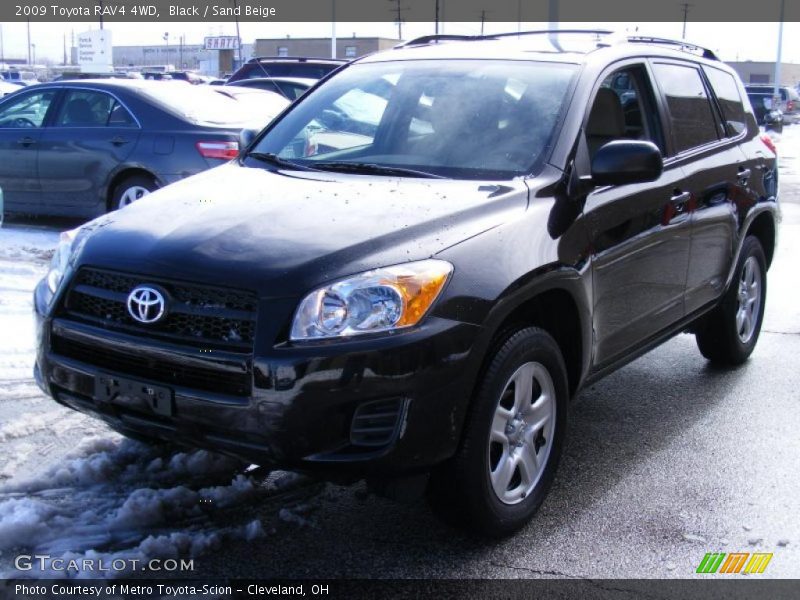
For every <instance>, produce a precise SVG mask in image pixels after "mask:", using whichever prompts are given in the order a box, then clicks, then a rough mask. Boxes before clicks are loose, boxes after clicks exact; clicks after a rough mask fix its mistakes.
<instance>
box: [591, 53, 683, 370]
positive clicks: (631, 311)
mask: <svg viewBox="0 0 800 600" xmlns="http://www.w3.org/2000/svg"><path fill="white" fill-rule="evenodd" d="M601 96H605V98H604V99H602V100H601V99H600V97H601ZM620 111H621V114H622V116H621V117H620V116H619V112H620ZM615 114H616V117H615ZM620 118H621V119H622V122H620ZM584 129H585V131H586V142H587V146H588V148H589V151H590V153H593V152H594V151H596V149H597V148H599V147H600V146H602V145H603V144H604V143H607V142H608V141H611V140H615V139H633V140H647V141H652V142H654V143H655V144H656V145H658V146H659V147H660V148H661V149H662V153H664V154H668V151H669V146H668V145H667V144H666V140H665V135H664V130H663V114H662V112H661V107H660V106H659V103H658V101H657V96H656V94H655V91H654V89H653V86H652V83H651V75H650V72H649V68H648V66H647V64H646V62H645V61H641V62H635V63H632V64H630V65H628V66H626V67H624V68H621V69H617V70H616V71H614V72H612V73H610V74H608V75H606V76H605V78H604V79H603V81H602V84H601V86H600V89H598V90H597V92H596V95H595V100H594V104H593V105H592V109H591V111H590V114H589V118H588V120H587V122H586V125H585V127H584ZM683 178H684V175H683V171H682V169H681V168H680V166H679V165H678V164H676V163H675V161H670V160H669V159H666V160H665V164H664V171H663V173H662V174H661V176H660V177H659V179H658V180H656V181H654V182H649V183H637V184H628V185H619V186H605V187H599V188H595V190H594V191H592V192H591V193H590V194H589V195H588V196H587V198H586V202H585V205H584V213H585V215H586V223H587V225H588V227H589V234H590V243H591V249H592V272H593V282H594V297H595V300H594V302H595V306H594V323H593V327H594V333H595V350H594V362H595V365H596V366H597V367H598V368H602V367H603V366H604V365H606V364H608V363H611V362H614V361H615V360H616V359H619V358H621V357H622V356H623V355H624V354H626V353H627V352H629V351H630V350H631V349H632V348H635V347H636V346H637V345H641V344H643V343H645V342H647V340H649V339H651V338H653V337H654V336H656V335H657V334H658V333H659V332H661V331H663V330H664V329H667V328H668V327H670V326H671V325H673V324H674V323H676V322H677V321H679V320H680V319H681V318H682V317H683V316H684V307H683V294H684V291H685V284H686V269H687V265H688V259H689V244H690V237H691V236H690V225H689V217H688V213H687V207H688V205H687V200H688V198H687V194H686V193H685V190H684V189H683Z"/></svg>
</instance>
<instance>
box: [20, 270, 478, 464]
mask: <svg viewBox="0 0 800 600" xmlns="http://www.w3.org/2000/svg"><path fill="white" fill-rule="evenodd" d="M46 297H47V294H46V292H44V291H43V290H42V289H41V284H40V288H37V291H36V294H35V300H36V301H35V303H34V304H35V307H36V316H37V328H38V337H39V350H38V355H37V363H36V376H37V381H39V382H40V385H41V387H42V389H43V390H44V391H45V392H46V393H48V394H49V395H51V396H52V397H53V398H55V399H56V400H57V401H58V402H59V403H61V404H64V405H66V406H69V407H70V408H73V409H76V410H79V411H81V412H85V413H88V414H91V415H93V416H95V417H99V418H101V419H103V420H104V421H106V422H107V423H109V424H110V425H111V426H112V427H113V428H115V429H117V430H119V431H122V432H123V433H128V434H133V435H134V436H137V435H138V436H146V437H153V438H160V439H165V440H170V441H174V442H177V443H180V444H184V445H188V446H191V447H201V448H207V449H211V450H215V451H220V452H224V453H227V454H231V455H234V456H238V457H240V458H243V459H245V460H248V461H251V462H254V463H257V464H262V465H270V466H277V467H283V468H295V469H317V470H319V469H322V470H330V471H350V472H358V473H366V474H368V473H369V472H374V471H380V473H381V474H386V473H388V472H409V471H415V470H424V469H426V468H428V467H430V466H432V465H434V464H436V463H438V462H441V461H442V460H445V459H446V458H448V457H449V456H451V455H452V454H453V453H454V452H455V449H456V447H457V444H458V440H459V435H460V429H461V423H462V421H463V417H464V414H465V411H466V408H467V404H468V401H469V398H470V395H471V389H472V387H473V385H474V379H475V375H476V373H477V371H478V367H479V364H477V363H476V360H477V359H476V357H475V356H474V354H475V353H473V352H472V351H471V350H472V347H473V345H474V343H475V340H476V337H477V336H478V334H479V330H480V328H479V327H477V326H474V325H469V324H465V323H460V322H455V321H449V320H445V319H439V318H435V317H431V318H428V319H426V321H425V323H424V324H423V325H422V326H420V327H417V328H414V329H413V330H409V331H406V332H402V333H398V334H395V335H390V336H380V337H370V338H366V337H365V338H362V339H355V340H349V341H346V342H336V343H332V342H320V343H314V344H305V345H302V346H300V345H296V346H291V345H288V344H285V345H279V346H274V347H264V345H263V344H262V345H259V344H256V346H255V348H256V349H255V352H254V353H253V354H232V353H225V352H221V351H216V350H212V351H206V352H204V353H203V355H202V356H200V355H199V354H198V350H197V349H189V348H186V347H176V346H172V345H170V344H166V343H163V342H160V341H156V340H152V339H149V338H141V337H135V336H131V335H128V334H124V333H118V332H111V331H107V330H104V329H102V328H99V327H96V326H92V325H87V324H82V323H77V322H73V321H68V320H65V319H62V318H58V317H56V318H53V317H52V316H49V315H47V305H46V303H45V299H46ZM54 342H55V343H54ZM65 344H67V346H66V347H67V348H69V349H70V350H72V347H73V346H74V347H81V348H87V347H90V348H92V349H93V350H94V351H95V353H96V355H97V356H104V355H107V356H111V355H122V354H124V355H125V356H128V357H130V358H131V361H134V359H138V357H142V360H145V359H146V360H151V361H162V363H161V364H159V363H158V362H154V363H150V364H152V365H153V367H154V369H153V371H152V372H153V373H155V372H157V370H158V372H159V373H161V374H162V375H163V373H164V369H163V361H165V360H167V359H168V360H169V364H174V365H179V366H180V368H181V369H186V370H187V371H186V372H189V373H193V371H192V369H195V370H197V369H203V368H205V367H208V366H209V365H214V368H215V369H221V370H222V371H224V372H230V373H235V372H238V373H239V374H246V377H247V378H248V381H249V383H251V386H250V389H249V392H248V393H247V394H246V395H243V394H241V393H239V394H226V393H224V392H223V393H220V392H213V393H212V392H209V391H199V390H198V389H196V388H193V387H191V386H186V385H183V383H182V381H181V379H180V377H175V378H174V379H173V381H172V382H171V383H169V384H165V383H164V380H163V376H162V377H161V379H159V380H151V379H149V378H148V377H147V373H146V372H144V371H142V370H139V371H137V372H136V373H135V374H134V375H131V373H130V369H129V368H128V367H127V365H128V363H125V366H124V367H123V368H120V369H109V368H108V367H107V365H106V366H98V364H96V361H93V360H81V359H80V358H81V357H82V356H84V355H80V354H74V353H72V356H65V354H70V353H71V352H63V351H60V350H59V348H64V347H65V346H64V345H65ZM76 356H78V357H79V359H76V358H75V357H76ZM114 364H115V365H117V364H122V363H114ZM131 364H140V363H131ZM222 371H220V372H222ZM172 375H175V373H172ZM109 378H111V379H112V380H113V379H114V378H122V379H132V380H135V381H137V382H141V383H142V384H144V385H147V384H153V385H154V386H165V385H168V386H169V388H170V389H171V390H172V392H173V393H174V401H173V403H172V404H171V407H170V410H168V411H164V410H163V406H162V407H161V408H159V407H156V406H154V405H151V404H150V403H148V402H147V401H145V400H143V399H142V398H141V397H128V396H126V395H125V394H121V395H118V396H116V397H115V398H113V399H112V400H109V399H108V398H105V399H103V398H102V396H103V395H102V394H100V395H98V392H97V387H96V386H97V385H98V384H97V382H98V381H99V380H100V379H103V380H108V379H109ZM381 415H382V417H381ZM373 417H374V418H373ZM381 418H382V419H383V420H381ZM375 419H378V420H377V421H376V420H375ZM359 423H360V424H362V425H363V424H367V425H370V424H376V423H377V425H380V426H381V427H380V428H381V429H382V430H383V433H384V434H385V437H382V438H380V439H375V438H365V437H364V436H363V435H361V434H358V433H357V431H356V430H357V429H358V425H359Z"/></svg>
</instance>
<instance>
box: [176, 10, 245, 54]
mask: <svg viewBox="0 0 800 600" xmlns="http://www.w3.org/2000/svg"><path fill="white" fill-rule="evenodd" d="M233 8H234V11H233V16H234V18H235V19H236V56H237V62H238V65H237V66H236V68H237V69H238V68H239V67H241V66H242V36H241V35H239V14H238V13H239V0H233ZM181 54H183V50H181ZM181 62H183V61H181Z"/></svg>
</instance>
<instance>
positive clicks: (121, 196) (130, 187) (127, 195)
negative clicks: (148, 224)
mask: <svg viewBox="0 0 800 600" xmlns="http://www.w3.org/2000/svg"><path fill="white" fill-rule="evenodd" d="M157 188H158V185H156V182H155V179H153V178H152V177H149V176H148V175H132V176H130V177H126V178H125V179H123V180H122V182H121V183H120V184H119V185H117V187H116V188H114V195H113V196H112V198H111V206H110V208H111V210H119V209H120V208H125V207H126V206H128V205H129V204H133V203H134V202H136V201H137V200H140V199H141V198H143V197H144V196H146V195H147V194H149V193H150V192H153V191H155V190H156V189H157Z"/></svg>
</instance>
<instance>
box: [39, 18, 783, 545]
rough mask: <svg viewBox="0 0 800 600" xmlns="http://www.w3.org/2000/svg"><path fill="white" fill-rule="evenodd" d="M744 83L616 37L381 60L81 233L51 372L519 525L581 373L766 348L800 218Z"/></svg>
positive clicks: (531, 39) (148, 431)
mask: <svg viewBox="0 0 800 600" xmlns="http://www.w3.org/2000/svg"><path fill="white" fill-rule="evenodd" d="M598 40H599V41H598ZM746 98H747V96H746V95H745V93H744V89H743V86H742V84H741V82H740V81H739V79H738V78H737V77H736V75H735V74H734V73H733V71H731V69H730V68H728V67H726V66H725V65H724V64H722V63H721V62H719V61H718V60H716V59H715V58H714V57H713V55H712V54H711V53H710V52H708V51H702V49H698V48H695V47H690V46H687V45H685V44H680V43H676V42H672V43H670V42H667V41H665V40H652V39H642V38H625V39H622V38H617V37H614V36H610V35H606V34H602V33H592V34H559V35H550V36H548V35H546V34H534V33H531V34H528V35H522V36H520V37H519V39H517V34H513V36H511V37H510V38H506V37H504V36H494V37H492V38H467V39H463V40H458V39H452V38H451V37H448V38H446V39H441V38H424V39H420V40H417V41H415V42H411V43H409V44H407V45H406V46H405V47H402V48H398V49H394V50H391V51H387V52H383V53H379V54H375V55H373V56H370V57H367V58H364V59H361V60H358V61H356V62H354V63H352V64H350V65H348V66H346V67H345V68H343V69H341V70H340V71H338V72H337V73H336V74H334V75H333V76H332V77H330V78H329V79H327V80H326V81H324V82H323V83H322V84H321V85H320V86H318V87H317V88H315V89H313V90H312V91H311V92H310V93H308V94H307V95H305V96H304V97H303V98H301V99H300V100H299V101H298V102H297V103H295V104H294V105H293V106H292V107H291V108H290V109H288V110H287V111H286V112H285V113H284V114H283V115H281V116H280V117H279V118H278V119H277V121H276V122H274V123H273V124H272V125H270V127H269V128H268V129H266V130H265V131H264V132H262V133H261V134H259V135H258V136H257V137H256V138H255V139H253V140H252V141H251V143H250V144H249V147H248V149H247V150H246V151H243V152H242V154H241V156H240V157H239V158H238V159H237V160H234V161H232V162H231V163H229V164H227V165H224V166H222V167H219V168H216V169H214V170H211V171H208V172H206V173H203V174H200V175H198V176H195V177H192V178H189V179H187V180H185V181H182V182H179V183H177V184H175V185H171V186H169V187H167V188H165V189H163V190H160V191H158V192H156V193H154V194H152V195H151V196H149V197H147V198H146V199H143V200H141V201H139V202H137V203H136V204H134V205H132V206H130V207H129V208H126V209H124V210H122V211H119V212H117V213H114V214H112V215H107V216H104V217H101V218H99V219H98V220H95V221H92V222H91V223H89V224H88V225H86V226H84V227H83V228H81V229H80V230H78V231H77V232H75V233H71V234H67V235H65V236H64V238H63V243H62V245H61V246H60V248H59V250H58V252H57V254H56V256H55V257H54V259H53V264H52V267H51V270H50V272H49V274H48V275H47V277H46V279H45V280H44V281H43V282H42V283H41V284H40V285H39V286H38V287H37V289H36V292H35V305H36V311H37V313H38V315H39V319H38V334H39V337H40V345H39V352H38V357H37V365H36V376H37V379H38V381H39V382H40V384H41V386H42V387H43V388H44V389H45V390H46V391H47V392H48V393H49V394H51V395H52V396H53V398H55V399H56V400H57V401H58V402H60V403H61V404H64V405H67V406H70V407H72V408H74V409H77V410H80V411H84V412H88V413H90V414H93V415H96V416H98V417H100V418H102V419H104V420H105V421H107V422H108V423H109V424H110V425H111V426H112V427H114V428H115V429H118V430H119V431H122V432H124V433H127V434H129V435H132V436H138V437H145V438H160V439H165V440H173V441H176V442H179V443H182V444H188V445H191V446H198V447H205V448H211V449H215V450H219V451H222V452H226V453H230V454H233V455H236V456H239V457H242V458H244V459H246V460H249V461H251V462H254V463H258V464H262V465H275V466H279V467H283V468H293V469H299V470H317V471H318V472H320V473H321V474H324V475H325V476H331V477H334V476H335V477H351V478H360V477H365V478H368V479H373V480H378V481H382V482H384V484H385V482H386V480H388V479H389V478H393V477H405V478H407V479H409V480H410V479H413V478H414V477H416V480H418V479H419V478H420V477H421V476H424V475H422V474H426V475H427V474H430V476H429V478H428V480H427V481H428V488H427V489H428V492H429V497H430V498H431V499H432V501H433V505H434V506H435V507H439V509H440V510H442V512H443V513H447V514H448V515H451V516H453V515H455V516H456V517H458V518H459V519H460V520H461V522H462V523H464V524H466V525H468V526H469V527H472V528H474V529H477V530H479V531H481V532H483V533H485V534H488V535H495V536H498V535H504V534H508V533H510V532H512V531H514V530H516V529H518V528H519V527H521V526H522V525H523V524H524V523H525V522H526V521H528V520H529V519H530V517H531V516H532V515H533V513H534V512H535V511H536V509H537V508H538V506H539V505H540V504H541V502H542V500H543V498H544V496H545V494H546V492H547V489H548V487H549V486H550V484H551V482H552V480H553V477H554V473H555V470H556V465H557V463H558V459H559V455H560V454H561V452H562V448H563V446H564V439H565V435H566V431H567V403H568V400H569V399H570V397H572V396H574V395H575V394H576V393H577V392H578V390H580V389H581V387H582V386H584V385H586V384H587V383H588V382H591V381H594V380H596V379H597V378H599V377H601V376H603V375H605V374H607V373H609V372H610V371H612V370H614V369H616V368H618V367H620V366H621V365H623V364H625V363H626V362H628V361H630V360H632V359H634V358H636V357H637V356H639V355H641V354H642V353H643V352H646V351H647V350H649V349H651V348H653V347H654V346H656V345H657V344H659V343H661V342H663V341H665V340H667V339H668V338H670V337H671V336H673V335H675V334H677V333H679V332H683V331H687V330H688V331H691V332H693V333H694V334H695V335H696V337H697V343H698V346H699V347H700V352H702V354H703V355H704V356H705V357H706V358H707V359H709V360H710V361H712V362H716V363H723V364H728V365H735V364H739V363H742V362H743V361H745V360H746V359H747V357H748V356H749V354H750V353H751V352H752V350H753V347H754V346H755V344H756V341H757V339H758V335H759V329H760V326H761V321H762V317H763V314H764V302H765V292H766V282H767V279H766V274H767V268H768V267H769V264H770V261H771V259H772V256H773V252H774V247H775V237H776V222H777V220H778V214H779V213H778V204H777V169H776V155H775V152H774V147H773V146H772V145H771V142H770V141H769V140H768V139H763V138H762V137H760V134H759V130H758V127H757V125H756V121H755V119H754V117H753V113H752V109H751V107H750V105H749V103H748V102H747V100H746ZM385 487H386V486H385V485H384V488H385Z"/></svg>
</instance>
